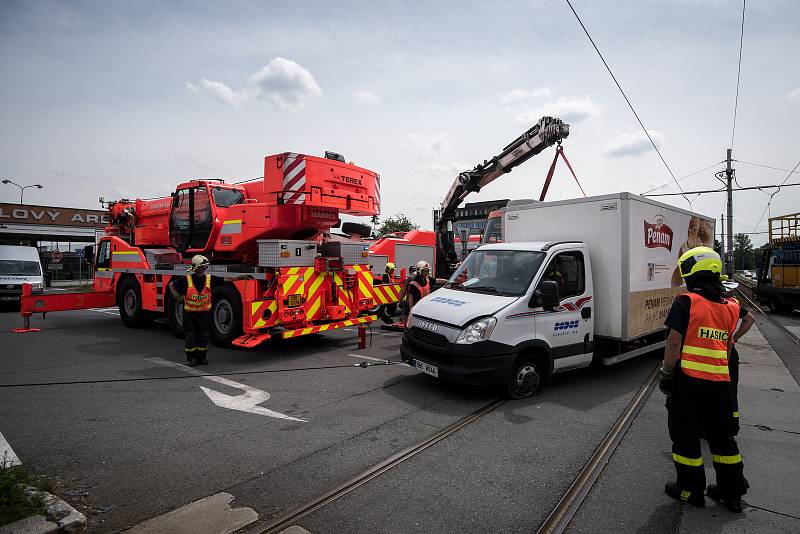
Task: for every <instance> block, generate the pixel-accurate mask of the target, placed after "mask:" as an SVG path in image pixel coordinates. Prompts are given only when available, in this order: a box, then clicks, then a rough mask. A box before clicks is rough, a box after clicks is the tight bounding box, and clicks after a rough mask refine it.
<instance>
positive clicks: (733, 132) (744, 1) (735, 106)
mask: <svg viewBox="0 0 800 534" xmlns="http://www.w3.org/2000/svg"><path fill="white" fill-rule="evenodd" d="M746 7H747V0H742V32H741V34H740V35H739V68H738V70H737V71H736V99H735V101H734V104H733V128H732V129H731V150H733V141H734V139H735V138H736V113H737V112H738V110H739V80H740V79H741V76H742V43H743V42H744V16H745V8H746Z"/></svg>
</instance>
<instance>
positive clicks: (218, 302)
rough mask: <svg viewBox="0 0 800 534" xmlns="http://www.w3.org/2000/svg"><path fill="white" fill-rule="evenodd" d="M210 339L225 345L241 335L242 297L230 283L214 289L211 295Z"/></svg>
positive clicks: (219, 345)
mask: <svg viewBox="0 0 800 534" xmlns="http://www.w3.org/2000/svg"><path fill="white" fill-rule="evenodd" d="M211 302H212V304H211V340H212V341H213V342H214V344H215V345H217V346H218V347H226V346H228V345H230V344H231V342H232V341H233V340H234V339H236V338H237V337H239V336H241V335H242V299H241V298H240V297H239V292H238V291H236V289H235V287H234V286H233V285H231V284H225V285H224V286H221V287H218V288H216V289H215V290H214V292H213V294H212V296H211Z"/></svg>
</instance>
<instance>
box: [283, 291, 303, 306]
mask: <svg viewBox="0 0 800 534" xmlns="http://www.w3.org/2000/svg"><path fill="white" fill-rule="evenodd" d="M286 302H287V305H288V306H289V307H290V308H296V307H298V306H300V305H301V304H302V303H303V296H302V295H298V294H295V295H289V296H288V297H286Z"/></svg>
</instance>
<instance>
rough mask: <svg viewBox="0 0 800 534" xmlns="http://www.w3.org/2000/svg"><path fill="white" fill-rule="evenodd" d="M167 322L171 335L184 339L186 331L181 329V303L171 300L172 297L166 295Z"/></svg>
mask: <svg viewBox="0 0 800 534" xmlns="http://www.w3.org/2000/svg"><path fill="white" fill-rule="evenodd" d="M167 320H168V321H169V329H170V330H171V331H172V335H173V336H175V337H177V338H178V339H184V338H185V337H186V331H185V330H184V329H183V303H182V302H181V301H179V300H176V299H174V298H172V295H167Z"/></svg>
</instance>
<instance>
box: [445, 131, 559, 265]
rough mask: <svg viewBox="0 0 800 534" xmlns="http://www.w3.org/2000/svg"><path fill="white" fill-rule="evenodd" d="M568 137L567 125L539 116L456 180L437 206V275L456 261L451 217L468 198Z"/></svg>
mask: <svg viewBox="0 0 800 534" xmlns="http://www.w3.org/2000/svg"><path fill="white" fill-rule="evenodd" d="M568 135H569V124H566V123H565V122H563V121H562V120H561V119H556V118H554V117H542V118H541V119H540V120H539V122H538V123H536V124H534V125H533V126H532V127H531V128H530V129H528V130H527V131H526V132H524V133H523V134H522V135H520V136H519V137H517V138H516V139H514V140H513V141H512V142H511V143H509V144H508V145H507V146H506V147H505V148H503V151H502V152H501V153H500V154H498V155H497V156H495V157H493V158H492V159H490V160H486V161H484V162H483V163H480V164H478V165H476V166H475V168H474V169H472V170H470V171H465V172H462V173H461V174H459V175H458V176H457V177H456V179H455V180H454V181H453V185H452V186H450V190H449V191H448V192H447V195H446V196H445V197H444V200H443V201H442V204H441V207H440V217H439V225H438V228H437V229H436V233H437V237H438V239H437V241H438V244H439V246H438V251H437V256H438V257H437V263H438V265H437V273H438V274H437V276H443V275H445V274H447V273H449V272H450V271H451V270H452V268H451V267H452V266H453V265H454V264H455V262H456V261H457V259H458V256H457V254H456V248H455V242H454V240H453V218H454V217H455V213H456V208H458V206H459V205H460V204H461V202H463V201H464V199H465V198H466V197H467V195H469V194H470V193H473V192H474V193H477V192H478V191H480V190H481V188H483V187H485V186H486V185H488V184H490V183H492V182H493V181H495V180H496V179H497V178H499V177H500V176H502V175H503V174H506V173H508V172H511V171H512V169H514V167H516V166H517V165H520V164H522V163H525V162H526V161H528V160H529V159H530V158H532V157H533V156H535V155H536V154H539V153H540V152H542V151H543V150H544V149H546V148H547V147H550V146H552V145H554V144H556V143H558V142H560V141H561V140H562V139H564V138H565V137H567V136H568Z"/></svg>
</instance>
